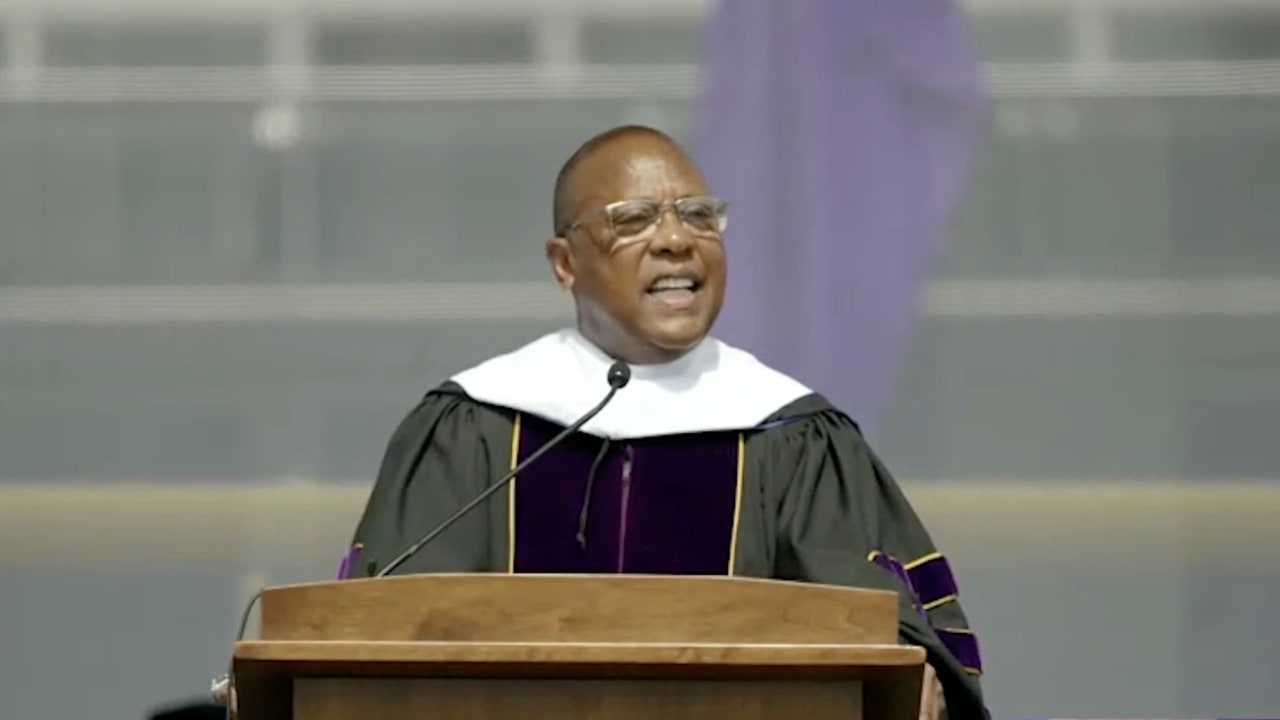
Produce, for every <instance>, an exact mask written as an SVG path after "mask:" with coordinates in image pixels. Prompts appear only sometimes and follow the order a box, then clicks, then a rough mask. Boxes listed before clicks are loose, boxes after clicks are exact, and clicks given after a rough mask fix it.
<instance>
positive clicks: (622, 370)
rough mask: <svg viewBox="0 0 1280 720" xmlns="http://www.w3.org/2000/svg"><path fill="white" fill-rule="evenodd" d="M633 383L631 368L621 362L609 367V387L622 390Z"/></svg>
mask: <svg viewBox="0 0 1280 720" xmlns="http://www.w3.org/2000/svg"><path fill="white" fill-rule="evenodd" d="M629 382H631V366H630V365H628V364H626V363H624V362H622V361H621V360H619V361H618V362H615V363H614V364H612V365H610V366H609V387H611V388H613V389H614V390H621V389H622V388H624V387H626V386H627V383H629Z"/></svg>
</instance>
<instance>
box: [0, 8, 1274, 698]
mask: <svg viewBox="0 0 1280 720" xmlns="http://www.w3.org/2000/svg"><path fill="white" fill-rule="evenodd" d="M667 5H668V9H666V10H662V11H660V12H659V11H655V12H654V14H653V16H652V18H651V19H649V20H646V21H644V23H641V24H640V25H636V21H635V20H632V19H626V18H623V17H622V16H620V15H617V14H616V13H617V10H616V4H608V5H603V4H602V5H601V6H600V8H601V9H598V10H596V11H595V14H594V15H592V16H591V17H589V18H587V19H586V20H581V21H580V24H579V25H578V26H577V30H576V31H575V30H574V29H573V26H572V25H571V24H569V23H570V21H571V20H573V18H575V17H578V16H576V15H573V14H572V13H570V14H568V15H566V16H565V17H559V18H555V17H553V18H552V19H551V20H547V19H545V18H542V17H541V16H540V15H539V14H538V12H532V11H531V12H530V13H529V17H517V16H510V17H508V16H500V15H496V14H494V15H486V16H484V17H478V18H476V17H473V18H472V19H469V20H466V21H463V20H460V19H456V18H452V19H451V16H450V15H447V14H441V13H436V15H435V16H433V17H431V18H428V19H421V20H415V19H413V17H405V16H402V17H397V18H387V17H383V18H382V19H377V18H375V17H374V16H373V14H371V15H370V17H369V18H366V19H365V20H363V21H361V22H359V23H356V22H352V21H350V20H340V19H337V18H334V17H328V16H325V15H323V14H314V15H309V14H306V13H304V14H302V15H300V16H297V17H295V18H294V19H293V20H290V21H287V22H283V23H279V22H275V24H273V22H274V21H271V19H270V18H269V17H267V14H266V13H264V14H263V16H262V17H254V16H251V15H244V16H238V15H237V16H234V17H232V18H231V19H224V20H221V21H218V22H210V21H205V20H202V21H199V22H187V23H184V22H183V21H182V20H181V19H179V18H173V19H167V18H165V17H163V16H162V15H155V14H152V15H151V16H149V17H148V18H146V22H144V21H143V19H140V18H133V19H130V18H126V17H123V16H122V17H120V18H108V19H106V20H103V19H102V18H101V17H99V18H98V19H94V20H76V16H75V15H74V13H70V14H68V13H62V14H59V15H52V14H50V15H48V16H43V15H41V14H40V13H39V12H35V13H27V14H22V13H18V14H12V13H11V14H8V15H5V16H4V22H5V23H6V24H4V25H3V26H2V27H3V28H4V34H3V35H0V38H3V39H2V40H0V58H3V60H4V63H5V64H4V65H2V66H0V70H8V71H9V72H4V73H0V391H2V392H0V698H3V700H4V706H5V707H6V710H5V712H4V713H3V716H4V717H14V718H19V717H20V718H67V717H83V716H89V715H91V714H92V715H93V716H95V717H122V718H132V717H140V716H141V715H142V713H143V711H144V708H146V707H148V706H150V705H153V704H155V703H158V702H162V701H165V700H168V699H171V698H175V697H181V696H183V695H186V694H199V693H201V692H202V691H203V689H204V687H205V686H206V682H207V678H208V677H210V676H211V675H213V674H215V673H217V672H219V669H220V666H221V664H222V662H223V661H224V659H225V657H226V653H227V650H228V643H229V641H230V639H231V634H232V632H233V623H234V619H235V616H236V614H237V613H238V612H239V605H240V603H241V602H242V600H243V599H244V598H245V597H247V593H248V592H250V590H249V589H248V588H253V587H256V586H258V585H259V584H262V583H279V582H291V581H304V580H313V579H323V578H327V577H329V576H331V575H332V572H333V570H334V567H335V565H336V561H337V557H338V554H339V552H340V549H341V545H342V544H343V542H344V541H345V540H346V538H347V536H348V534H349V533H350V530H351V526H352V523H353V522H354V517H355V514H356V513H357V512H358V511H359V507H360V504H361V502H362V500H363V496H364V493H365V492H367V488H368V485H369V482H370V480H371V476H372V475H373V473H374V472H375V471H376V467H377V463H378V460H379V458H380V455H381V452H382V448H383V444H384V443H385V441H386V438H387V435H388V434H389V432H390V431H391V429H392V427H393V426H394V424H395V423H396V422H397V421H398V420H399V418H400V417H401V416H402V414H403V413H404V412H405V411H406V410H407V409H408V408H409V407H410V406H411V405H412V404H413V402H414V401H415V400H416V398H417V397H418V396H419V395H420V393H421V392H423V391H424V390H425V389H426V388H427V387H429V386H430V385H432V384H433V383H435V382H437V381H439V380H441V379H442V378H444V377H446V376H447V375H448V374H449V373H450V372H451V371H453V370H456V369H460V368H461V367H463V366H466V365H467V364H470V363H472V362H475V361H477V360H479V359H481V358H483V357H485V356H487V355H490V354H492V353H495V352H498V351H500V350H503V349H506V348H509V347H511V346H512V345H514V344H517V343H520V342H523V341H524V340H525V339H527V338H529V337H532V336H533V335H535V334H537V333H540V332H543V331H545V330H548V329H550V328H553V327H556V326H557V325H559V324H560V323H561V322H563V321H564V320H565V318H566V314H565V311H566V307H565V305H564V303H563V299H562V298H559V297H558V296H557V295H556V294H555V293H554V291H553V290H551V289H550V288H549V287H548V286H547V284H546V280H547V277H548V276H547V272H546V270H545V268H544V266H543V265H542V264H541V259H540V245H541V240H542V238H543V236H544V234H545V233H546V231H547V227H548V225H549V224H550V218H549V199H550V182H551V178H552V176H553V173H554V172H555V170H556V167H557V165H558V163H559V162H560V161H561V159H562V158H563V157H564V156H565V154H567V153H568V152H569V151H571V150H572V148H573V147H574V146H575V145H576V144H577V143H578V142H579V141H581V140H582V139H583V138H585V137H586V136H587V135H589V134H591V133H593V132H595V131H597V130H599V129H601V128H603V127H605V126H608V125H611V124H615V123H619V122H625V121H640V122H654V123H659V124H662V125H664V126H665V127H668V128H670V129H671V130H673V131H674V132H675V133H676V134H677V135H681V136H685V137H687V136H688V130H689V128H690V126H691V122H692V119H693V118H692V115H691V112H692V93H693V91H694V87H695V86H694V82H693V78H694V72H693V68H692V67H683V68H682V67H678V66H677V67H675V68H670V67H667V68H665V69H661V70H659V69H656V68H655V67H653V66H655V65H657V64H659V63H661V64H664V65H667V64H671V63H676V64H677V65H678V64H679V63H692V62H693V61H694V60H695V59H696V55H695V52H696V48H695V37H696V30H697V22H696V17H697V13H696V12H692V11H683V10H680V9H679V7H678V6H676V4H674V3H668V4H667ZM1242 5H1243V4H1241V3H1227V2H1223V3H1221V4H1220V5H1219V4H1217V3H1214V4H1213V7H1214V8H1215V9H1214V10H1207V9H1205V7H1206V6H1200V9H1199V10H1196V11H1187V10H1186V9H1185V8H1186V7H1187V4H1185V3H1176V2H1171V3H1170V4H1169V7H1168V9H1160V8H1157V9H1156V10H1154V11H1151V10H1147V11H1134V10H1124V11H1119V10H1117V11H1112V12H1104V13H1101V14H1097V15H1091V14H1090V13H1089V12H1081V11H1079V10H1069V9H1068V8H1071V7H1074V5H1073V4H1070V3H1065V2H1063V3H1053V2H1039V3H1028V4H1027V5H1026V7H1025V8H1024V9H1021V10H1018V11H1011V10H1008V8H1009V7H1015V6H1016V7H1022V6H1020V5H1018V4H1012V5H1010V4H1001V6H1002V7H1004V8H1005V9H1004V10H1000V11H996V10H992V9H990V8H989V7H988V5H987V4H979V5H977V7H978V8H979V11H980V12H979V14H978V15H977V16H976V17H975V20H974V22H975V30H976V32H977V34H978V38H979V44H980V47H981V48H982V51H983V54H984V56H985V57H986V58H987V60H988V61H989V62H990V63H991V64H990V65H989V66H988V67H989V74H990V77H991V81H992V84H993V88H994V90H995V93H996V96H997V102H996V109H995V114H994V132H993V136H992V137H991V138H990V140H989V142H988V144H987V146H986V148H985V149H984V152H983V155H982V159H981V162H980V164H979V167H978V169H977V174H976V177H975V185H974V188H973V191H972V192H971V194H970V197H969V199H968V201H967V203H966V206H965V208H964V210H963V212H962V216H961V217H960V218H959V221H958V223H957V235H956V238H955V242H954V243H953V245H952V250H951V252H950V253H949V255H948V257H947V258H946V260H945V261H944V262H943V263H942V264H941V266H940V267H939V268H938V270H937V274H936V282H935V284H934V286H933V287H932V288H931V289H930V291H929V293H928V295H927V297H926V298H924V302H923V305H922V315H923V318H922V321H921V325H920V327H919V331H918V333H917V334H916V337H915V338H914V340H913V345H912V348H911V351H910V353H909V357H908V360H907V366H906V369H905V371H904V372H903V373H902V375H901V377H900V386H899V387H898V388H897V391H896V395H895V399H894V402H893V404H892V407H891V408H890V412H889V416H888V418H886V422H885V423H883V424H882V427H881V430H880V431H879V433H878V435H877V436H876V437H874V438H873V442H874V443H875V445H876V446H877V448H878V449H879V450H880V451H881V453H882V454H883V455H884V456H885V458H886V460H887V461H888V462H889V464H890V467H892V468H893V469H894V470H895V471H896V473H897V474H898V475H899V476H901V477H902V478H903V482H904V484H905V485H906V487H907V490H908V492H909V493H910V495H911V496H912V498H913V499H914V500H915V501H916V502H917V503H918V504H919V506H920V509H921V511H922V513H923V515H924V516H925V518H926V520H927V521H928V522H929V524H930V525H931V526H932V527H933V528H934V529H935V533H936V535H937V536H938V537H937V539H938V540H939V542H940V543H941V544H942V545H943V546H944V548H945V549H947V550H948V552H949V553H950V554H951V555H952V557H953V559H954V563H955V565H956V567H957V569H958V572H959V574H960V580H961V584H962V587H963V593H964V597H965V598H966V602H967V605H968V608H969V611H970V614H971V616H972V618H973V620H974V623H975V626H976V628H977V630H978V632H979V636H980V638H981V640H982V642H983V647H984V650H985V654H986V656H987V660H988V677H987V688H988V692H989V695H990V701H991V705H992V708H993V710H994V712H995V714H996V716H997V717H998V718H1009V717H1015V716H1028V715H1058V716H1075V717H1082V716H1095V717H1096V716H1110V717H1123V716H1144V715H1145V716H1149V717H1155V716H1163V717H1173V716H1202V717H1226V716H1236V717H1241V716H1246V715H1254V716H1258V715H1266V714H1268V713H1271V714H1274V712H1275V711H1276V710H1277V709H1280V690H1277V688H1276V686H1275V684H1274V682H1273V679H1274V678H1275V677H1277V676H1280V659H1278V658H1277V654H1278V653H1277V650H1278V649H1280V634H1277V633H1278V632H1280V631H1277V630H1275V629H1273V628H1272V627H1271V626H1269V625H1268V620H1269V619H1270V618H1269V612H1268V611H1269V610H1270V609H1271V606H1272V604H1273V599H1274V598H1275V597H1277V596H1280V563H1276V562H1275V561H1273V560H1271V559H1270V555H1271V552H1270V550H1271V549H1273V548H1275V547H1277V546H1280V531H1278V530H1276V529H1275V524H1274V522H1273V521H1272V518H1274V517H1276V515H1277V512H1280V483H1278V482H1277V479H1278V478H1280V444H1278V443H1276V442H1275V440H1274V437H1275V431H1276V428H1280V238H1278V237H1277V229H1278V228H1280V202H1277V198H1280V169H1278V168H1280V85H1277V82H1276V78H1280V8H1276V9H1273V10H1268V9H1265V6H1263V9H1261V10H1249V11H1245V10H1242V9H1240V8H1241V6H1242ZM371 7H372V6H371ZM530 7H531V8H535V9H538V8H543V9H545V8H549V7H550V5H546V4H536V3H530ZM671 7H675V8H676V9H674V10H672V9H671ZM1093 7H1103V8H1106V7H1110V4H1108V3H1101V4H1100V5H1094V6H1093ZM1177 8H1183V10H1178V9H1177ZM539 12H540V11H539ZM557 33H559V34H557ZM575 37H576V38H578V39H579V40H580V42H578V43H577V44H576V47H575V44H574V43H570V42H567V41H565V38H575ZM460 38H461V39H460ZM557 38H558V39H557ZM641 40H643V42H642V41H641ZM566 48H569V51H566ZM570 51H571V52H570ZM566 53H567V54H568V56H569V57H562V55H565V54H566ZM1100 60H1105V61H1107V62H1108V63H1109V64H1107V65H1105V66H1103V69H1098V66H1097V65H1087V66H1084V67H1086V68H1091V69H1089V70H1088V72H1078V73H1077V72H1073V69H1074V70H1079V68H1080V67H1082V66H1081V65H1078V64H1074V65H1073V64H1072V63H1080V62H1091V63H1092V62H1097V61H1100ZM294 61H301V62H308V63H312V64H314V67H313V68H312V70H313V72H312V76H311V77H312V78H313V80H314V81H315V84H311V85H309V84H307V83H306V82H304V81H303V80H299V79H298V78H300V77H302V76H300V75H291V74H289V73H285V74H283V75H281V77H283V78H284V79H283V80H282V81H281V84H280V86H279V88H280V89H279V92H276V93H263V92H262V89H261V88H262V87H263V84H262V83H261V82H259V81H260V80H261V77H262V74H263V72H262V69H263V68H264V67H265V66H266V64H267V63H272V62H275V63H286V64H287V63H289V62H294ZM1187 61H1207V64H1203V65H1196V66H1194V67H1191V66H1182V65H1176V64H1173V63H1179V62H1187ZM1139 62H1141V63H1146V64H1141V65H1139V64H1135V63H1139ZM556 63H567V64H569V65H572V64H575V63H585V64H586V66H587V68H588V70H591V72H590V73H588V77H587V79H586V80H581V79H580V80H578V81H576V82H575V81H572V80H565V81H563V82H553V83H550V84H549V85H546V86H540V85H538V84H537V77H536V76H533V77H532V79H530V78H529V77H523V76H521V75H520V73H524V72H528V68H530V67H551V68H555V67H561V68H563V65H560V66H557V65H556ZM601 63H610V64H611V65H609V67H608V68H606V69H600V68H601V66H600V64H601ZM1153 63H1154V64H1153ZM393 65H394V66H405V65H430V66H432V67H431V68H416V69H411V70H410V71H407V72H400V71H397V70H394V69H392V68H391V67H390V66H393ZM104 67H110V68H113V69H110V70H103V69H102V68H104ZM157 68H158V69H157ZM592 68H594V70H593V69H592ZM429 70H433V71H430V72H429ZM645 77H649V78H656V79H654V80H652V81H646V82H648V84H647V85H644V87H646V88H649V90H651V92H650V91H648V90H647V91H645V92H644V93H636V92H633V91H631V90H630V89H629V88H631V87H632V86H633V84H634V83H635V82H636V78H645ZM584 88H588V89H589V91H588V89H584ZM264 97H265V98H266V100H267V101H266V102H264ZM291 98H292V99H291ZM90 99H93V101H92V102H90V101H89V100H90ZM445 281H450V282H464V283H470V285H466V286H463V287H458V288H454V289H453V290H447V289H446V290H441V288H440V286H438V285H433V284H432V283H440V282H445ZM424 283H425V284H424ZM335 284H340V285H335Z"/></svg>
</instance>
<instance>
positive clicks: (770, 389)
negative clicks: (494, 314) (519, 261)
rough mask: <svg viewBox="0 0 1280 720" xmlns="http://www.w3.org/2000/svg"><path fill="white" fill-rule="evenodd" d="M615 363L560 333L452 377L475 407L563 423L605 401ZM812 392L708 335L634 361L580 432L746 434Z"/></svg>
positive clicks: (569, 332) (571, 333) (617, 435)
mask: <svg viewBox="0 0 1280 720" xmlns="http://www.w3.org/2000/svg"><path fill="white" fill-rule="evenodd" d="M613 362H614V361H613V359H612V358H610V357H609V356H608V355H606V354H605V353H604V352H602V351H601V350H600V349H599V348H598V347H596V346H595V345H594V344H592V343H591V342H590V341H588V340H587V339H586V338H585V337H583V336H582V334H581V333H579V332H578V331H577V330H575V329H565V330H560V331H557V332H553V333H550V334H548V335H544V336H543V337H541V338H538V339H537V340H534V341H533V342H531V343H529V344H528V345H525V346H524V347H522V348H519V349H518V350H515V351H513V352H510V353H507V354H505V355H499V356H497V357H494V358H492V359H490V360H487V361H485V362H483V363H481V364H479V365H477V366H475V367H473V368H471V369H469V370H466V371H463V372H461V373H459V374H457V375H455V376H454V377H453V378H452V380H453V381H454V382H455V383H457V384H458V385H460V386H461V387H462V389H463V390H464V391H465V392H466V393H467V395H469V396H470V397H472V398H474V399H476V400H478V401H480V402H483V403H488V404H490V405H498V406H502V407H507V408H511V409H513V410H518V411H520V412H525V413H529V414H531V415H536V416H539V417H542V418H544V419H547V420H551V421H553V422H556V423H559V424H561V425H569V424H570V423H572V422H574V421H575V420H577V419H578V418H579V417H581V416H582V415H583V414H584V413H586V412H587V411H588V410H590V409H591V408H592V407H594V406H595V405H596V404H597V403H598V402H600V400H602V399H603V398H604V396H605V393H607V392H608V390H609V385H608V382H607V375H608V372H609V367H610V366H611V365H612V364H613ZM810 392H811V391H810V390H809V389H808V388H807V387H805V386H804V385H802V384H800V383H799V382H797V381H795V380H793V379H792V378H790V377H788V376H786V375H784V374H782V373H780V372H778V371H777V370H774V369H772V368H770V367H768V366H766V365H764V364H763V363H761V362H760V361H759V360H757V359H756V358H755V356H753V355H751V354H750V353H748V352H745V351H743V350H739V349H737V348H734V347H731V346H729V345H726V344H725V343H722V342H720V341H719V340H715V339H712V338H707V339H706V340H704V341H703V342H701V343H700V344H699V345H698V346H697V347H696V348H694V349H693V350H691V351H690V352H688V353H686V354H685V355H684V356H683V357H681V358H679V359H677V360H674V361H672V362H669V363H663V364H660V365H632V366H631V381H630V382H629V383H627V386H626V387H624V388H622V389H621V390H619V391H618V393H617V395H616V396H615V397H614V398H613V400H612V401H611V402H610V403H609V405H608V406H606V407H605V409H604V410H602V411H601V412H600V414H599V415H596V416H595V417H594V418H592V420H591V421H590V422H588V423H587V424H586V425H585V426H583V428H582V430H583V432H586V433H590V434H592V435H597V436H600V437H608V438H611V439H615V440H626V439H636V438H642V437H653V436H658V435H676V434H681V433H696V432H712V431H718V430H743V429H747V428H751V427H755V426H756V425H759V424H760V423H761V422H763V421H764V420H765V419H767V418H768V417H769V416H770V415H772V414H774V413H775V412H777V411H778V410H779V409H781V408H782V407H783V406H785V405H787V404H788V403H791V402H793V401H795V400H798V399H799V398H801V397H804V396H805V395H808V394H810Z"/></svg>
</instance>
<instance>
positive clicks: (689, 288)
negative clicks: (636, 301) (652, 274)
mask: <svg viewBox="0 0 1280 720" xmlns="http://www.w3.org/2000/svg"><path fill="white" fill-rule="evenodd" d="M701 286H702V283H699V282H698V281H697V280H695V279H693V278H691V277H687V276H674V275H667V276H664V277H660V278H658V279H657V280H654V281H653V284H651V285H650V286H649V289H648V291H647V292H648V293H649V294H650V295H657V296H660V297H661V296H666V295H682V294H693V293H695V292H697V291H698V288H699V287H701Z"/></svg>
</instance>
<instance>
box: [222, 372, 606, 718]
mask: <svg viewBox="0 0 1280 720" xmlns="http://www.w3.org/2000/svg"><path fill="white" fill-rule="evenodd" d="M606 379H607V380H608V382H609V392H608V394H606V395H605V396H604V399H603V400H601V401H600V402H599V403H597V404H596V406H595V407H593V408H591V409H590V410H588V411H587V412H586V414H584V415H583V416H582V417H580V418H578V419H577V420H576V421H574V423H573V424H572V425H570V426H569V427H566V428H565V429H564V430H562V431H560V433H559V434H557V435H556V436H555V437H553V438H551V439H550V440H548V441H547V442H546V443H544V444H543V445H542V447H540V448H538V449H537V450H536V451H534V453H533V454H532V455H530V456H529V457H527V458H525V460H524V462H522V463H520V464H519V465H516V466H515V467H514V468H512V469H511V471H510V472H508V473H507V474H506V475H503V476H502V477H501V478H499V479H498V480H497V481H496V482H494V483H493V484H492V485H490V486H489V487H488V488H486V489H485V491H484V492H482V493H480V494H479V495H477V496H476V498H475V499H474V500H472V501H471V502H469V503H467V504H466V505H463V506H462V508H461V509H459V510H458V511H457V512H455V513H454V514H453V515H450V516H449V518H448V519H446V520H445V521H444V522H442V523H440V524H439V525H437V526H436V527H434V528H432V529H431V530H430V531H429V532H428V533H427V534H426V535H423V536H422V537H421V538H419V539H418V541H417V542H415V543H414V544H413V545H410V546H409V549H408V550H405V551H404V552H402V553H400V554H399V555H398V556H396V558H395V559H394V560H392V561H391V562H389V563H387V565H386V567H384V568H382V570H380V571H379V572H378V573H377V574H376V575H374V576H373V577H384V576H386V575H387V574H389V573H391V571H393V570H395V569H396V568H398V567H400V566H401V565H403V564H404V562H405V561H406V560H408V559H409V558H411V557H413V556H414V555H415V554H417V553H418V552H419V551H421V550H422V548H424V547H426V546H427V545H428V544H429V543H430V542H431V541H432V540H435V539H436V538H437V537H440V535H441V533H443V532H444V531H446V530H448V529H449V528H450V527H452V526H453V525H454V524H455V523H457V522H458V521H459V520H461V519H462V518H464V517H466V516H467V513H469V512H471V511H472V510H475V509H476V508H477V507H479V506H480V505H481V503H483V502H484V501H485V500H488V499H489V498H490V497H493V494H494V493H496V492H498V491H499V490H501V489H502V488H504V487H506V486H507V485H508V484H509V483H510V482H511V481H512V480H513V479H515V477H516V476H517V475H519V474H520V473H521V472H523V471H524V469H525V468H527V467H529V466H530V465H532V464H533V462H534V461H536V460H537V459H538V458H540V457H542V456H543V455H544V454H546V452H547V451H548V450H550V449H552V448H554V447H555V446H556V445H559V444H560V443H561V442H563V441H564V439H565V438H567V437H569V436H570V435H572V434H573V433H575V432H577V431H578V430H579V429H581V428H582V426H583V425H586V424H587V422H588V421H590V420H591V418H593V417H595V416H596V415H598V414H600V411H601V410H604V408H605V406H606V405H608V404H609V402H610V401H612V400H613V396H614V395H616V394H617V393H618V391H619V390H621V389H622V388H624V387H626V385H627V383H629V382H631V367H630V366H629V365H627V364H626V363H624V362H621V361H619V362H615V363H613V364H612V365H610V366H609V374H608V376H607V378H606ZM262 592H263V591H262V590H259V591H258V592H256V593H254V594H253V597H251V598H249V602H248V603H247V604H246V605H245V608H244V613H243V614H242V615H241V616H240V625H239V629H238V631H237V632H236V642H239V641H241V640H243V639H244V634H245V630H246V629H247V628H248V625H249V615H250V613H251V612H252V611H253V606H254V605H255V604H256V603H257V602H258V599H259V598H261V597H262ZM210 689H211V691H212V694H213V695H214V697H215V699H216V700H217V702H219V703H220V704H223V703H225V708H224V709H225V717H226V718H227V720H231V718H232V717H233V713H232V707H233V703H234V702H235V700H234V693H235V676H234V669H233V668H228V669H227V673H226V674H225V675H222V676H221V677H218V678H215V679H214V680H213V683H212V687H211V688H210Z"/></svg>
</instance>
